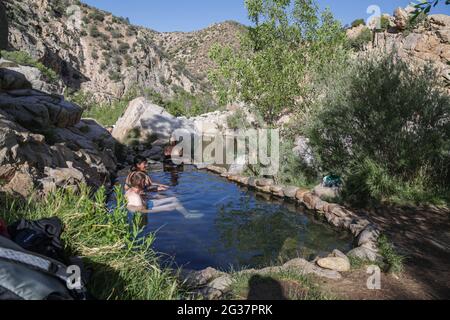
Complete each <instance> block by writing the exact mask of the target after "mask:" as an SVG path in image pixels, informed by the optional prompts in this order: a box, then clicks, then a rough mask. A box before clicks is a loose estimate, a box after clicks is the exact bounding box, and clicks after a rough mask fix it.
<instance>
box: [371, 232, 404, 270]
mask: <svg viewBox="0 0 450 320" xmlns="http://www.w3.org/2000/svg"><path fill="white" fill-rule="evenodd" d="M378 248H379V251H380V254H381V256H382V257H383V259H384V262H385V263H386V264H387V266H386V267H387V271H389V272H391V273H395V274H400V273H402V272H403V271H404V261H405V257H404V256H401V255H399V254H398V253H397V252H396V250H395V248H394V246H393V244H392V243H391V242H389V239H388V238H387V237H386V236H385V235H382V236H381V237H380V238H379V239H378Z"/></svg>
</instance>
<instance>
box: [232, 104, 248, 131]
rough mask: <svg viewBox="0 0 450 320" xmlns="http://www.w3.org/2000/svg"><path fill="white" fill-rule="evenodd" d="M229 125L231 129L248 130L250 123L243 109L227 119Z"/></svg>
mask: <svg viewBox="0 0 450 320" xmlns="http://www.w3.org/2000/svg"><path fill="white" fill-rule="evenodd" d="M227 125H228V128H230V129H235V130H237V129H247V128H249V127H250V123H249V122H248V120H247V115H246V113H245V112H244V110H242V109H238V110H237V111H236V112H234V113H233V114H231V115H229V116H228V117H227Z"/></svg>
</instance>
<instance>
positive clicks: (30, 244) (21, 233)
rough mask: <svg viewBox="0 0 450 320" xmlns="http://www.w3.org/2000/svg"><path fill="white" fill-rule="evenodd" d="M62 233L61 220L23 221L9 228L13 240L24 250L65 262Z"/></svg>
mask: <svg viewBox="0 0 450 320" xmlns="http://www.w3.org/2000/svg"><path fill="white" fill-rule="evenodd" d="M62 231H63V224H62V222H61V220H60V219H59V218H50V219H41V220H37V221H28V220H23V219H22V220H20V221H18V222H16V223H14V224H12V225H10V226H9V227H8V233H9V235H10V238H11V240H12V241H14V242H15V243H16V244H18V245H19V246H20V247H22V248H23V249H25V250H27V251H31V252H34V253H37V254H40V255H43V256H46V257H49V258H52V259H55V260H58V261H60V262H65V256H64V250H63V245H62V243H61V234H62Z"/></svg>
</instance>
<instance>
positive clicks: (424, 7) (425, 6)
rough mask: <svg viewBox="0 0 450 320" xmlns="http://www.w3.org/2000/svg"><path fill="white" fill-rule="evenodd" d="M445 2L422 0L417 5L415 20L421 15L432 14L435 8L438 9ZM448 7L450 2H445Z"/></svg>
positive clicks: (441, 0)
mask: <svg viewBox="0 0 450 320" xmlns="http://www.w3.org/2000/svg"><path fill="white" fill-rule="evenodd" d="M440 2H443V0H422V1H420V2H419V3H418V4H416V5H415V8H416V12H415V13H414V16H413V20H414V19H416V18H417V17H418V16H419V15H421V14H425V15H426V14H428V13H430V11H431V9H432V8H433V7H436V6H437V5H438V4H439V3H440ZM445 4H446V5H450V0H445Z"/></svg>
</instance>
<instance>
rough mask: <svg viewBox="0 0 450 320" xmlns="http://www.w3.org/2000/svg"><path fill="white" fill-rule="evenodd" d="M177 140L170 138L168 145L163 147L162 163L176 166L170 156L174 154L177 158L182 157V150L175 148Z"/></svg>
mask: <svg viewBox="0 0 450 320" xmlns="http://www.w3.org/2000/svg"><path fill="white" fill-rule="evenodd" d="M177 143H178V142H177V141H176V140H175V139H173V138H171V139H170V141H169V145H168V146H167V147H166V148H165V149H164V164H166V165H169V166H176V164H175V163H174V162H173V160H172V157H173V156H176V157H177V158H182V157H183V150H182V149H179V150H175V147H176V146H177Z"/></svg>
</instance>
